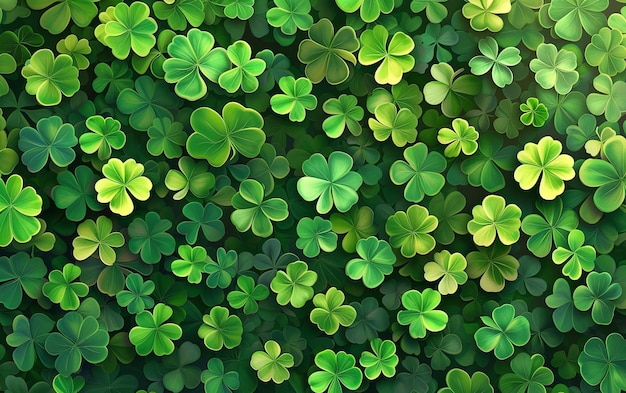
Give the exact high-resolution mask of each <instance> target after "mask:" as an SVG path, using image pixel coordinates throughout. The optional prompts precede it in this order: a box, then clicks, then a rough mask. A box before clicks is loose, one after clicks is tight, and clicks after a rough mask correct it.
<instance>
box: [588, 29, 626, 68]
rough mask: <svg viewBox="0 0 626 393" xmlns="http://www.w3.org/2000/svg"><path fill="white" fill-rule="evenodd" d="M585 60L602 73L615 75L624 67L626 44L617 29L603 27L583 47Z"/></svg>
mask: <svg viewBox="0 0 626 393" xmlns="http://www.w3.org/2000/svg"><path fill="white" fill-rule="evenodd" d="M585 60H587V63H589V65H592V66H594V67H598V71H600V73H602V74H607V75H609V76H615V75H617V74H618V73H620V72H622V71H624V69H626V46H624V45H623V36H622V33H621V32H620V31H619V30H614V29H609V28H608V27H603V28H601V29H600V31H598V32H597V33H596V34H594V35H593V37H591V43H590V44H589V45H587V48H585Z"/></svg>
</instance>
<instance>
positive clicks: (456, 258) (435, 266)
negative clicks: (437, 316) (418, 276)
mask: <svg viewBox="0 0 626 393" xmlns="http://www.w3.org/2000/svg"><path fill="white" fill-rule="evenodd" d="M434 259H435V261H434V262H428V263H427V264H426V265H424V279H426V281H431V282H432V281H437V280H439V279H441V281H439V285H438V286H437V290H438V291H439V293H441V294H442V295H449V294H452V293H455V292H456V291H457V289H458V287H459V285H463V284H465V282H466V281H467V273H465V268H466V267H467V261H466V260H465V257H464V256H463V255H462V254H460V253H458V252H455V253H453V254H450V252H449V251H447V250H442V251H441V252H438V253H435V255H434Z"/></svg>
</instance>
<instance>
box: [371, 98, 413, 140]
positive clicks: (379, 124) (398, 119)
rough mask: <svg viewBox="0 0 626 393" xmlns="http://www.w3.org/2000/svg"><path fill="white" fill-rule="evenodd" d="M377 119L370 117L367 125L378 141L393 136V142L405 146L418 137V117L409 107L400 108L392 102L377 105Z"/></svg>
mask: <svg viewBox="0 0 626 393" xmlns="http://www.w3.org/2000/svg"><path fill="white" fill-rule="evenodd" d="M375 115H376V119H373V118H370V119H368V121H367V125H368V126H369V127H370V129H371V130H372V132H373V133H374V138H375V139H376V140H377V141H381V142H382V141H386V140H387V139H389V136H391V139H392V140H393V144H394V145H396V146H398V147H404V146H405V145H406V144H407V143H413V142H415V139H416V138H417V117H416V116H415V115H414V114H413V112H411V111H410V110H409V109H407V108H401V109H400V110H399V111H398V108H397V107H396V105H395V104H393V103H391V102H387V103H384V104H382V105H379V106H377V107H376V110H375Z"/></svg>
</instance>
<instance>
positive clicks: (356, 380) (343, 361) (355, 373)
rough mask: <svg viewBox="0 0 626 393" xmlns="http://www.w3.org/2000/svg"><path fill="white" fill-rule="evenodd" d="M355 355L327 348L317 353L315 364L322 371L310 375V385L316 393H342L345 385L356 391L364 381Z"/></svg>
mask: <svg viewBox="0 0 626 393" xmlns="http://www.w3.org/2000/svg"><path fill="white" fill-rule="evenodd" d="M355 364H356V359H355V358H354V356H353V355H351V354H348V353H345V352H344V351H339V352H337V353H335V352H333V351H332V350H330V349H325V350H323V351H321V352H318V353H317V354H316V355H315V365H316V366H317V367H319V368H321V369H322V371H315V372H314V373H313V374H311V375H310V376H309V379H308V382H309V387H310V388H311V390H313V392H315V393H324V392H328V393H342V392H343V391H344V390H343V387H344V386H345V387H346V388H347V389H349V390H351V391H354V390H356V389H358V388H359V386H361V382H363V373H362V372H361V370H360V369H359V368H358V367H356V366H355Z"/></svg>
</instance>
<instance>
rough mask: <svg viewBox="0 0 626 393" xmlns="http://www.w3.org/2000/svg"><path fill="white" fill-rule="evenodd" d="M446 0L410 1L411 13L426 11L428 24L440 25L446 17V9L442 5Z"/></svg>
mask: <svg viewBox="0 0 626 393" xmlns="http://www.w3.org/2000/svg"><path fill="white" fill-rule="evenodd" d="M446 1H448V0H412V1H411V11H413V12H414V13H416V14H419V13H420V12H422V11H424V10H426V18H428V21H429V22H430V23H441V21H443V20H444V19H445V18H446V16H448V9H447V8H446V6H445V5H443V4H442V3H445V2H446Z"/></svg>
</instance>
